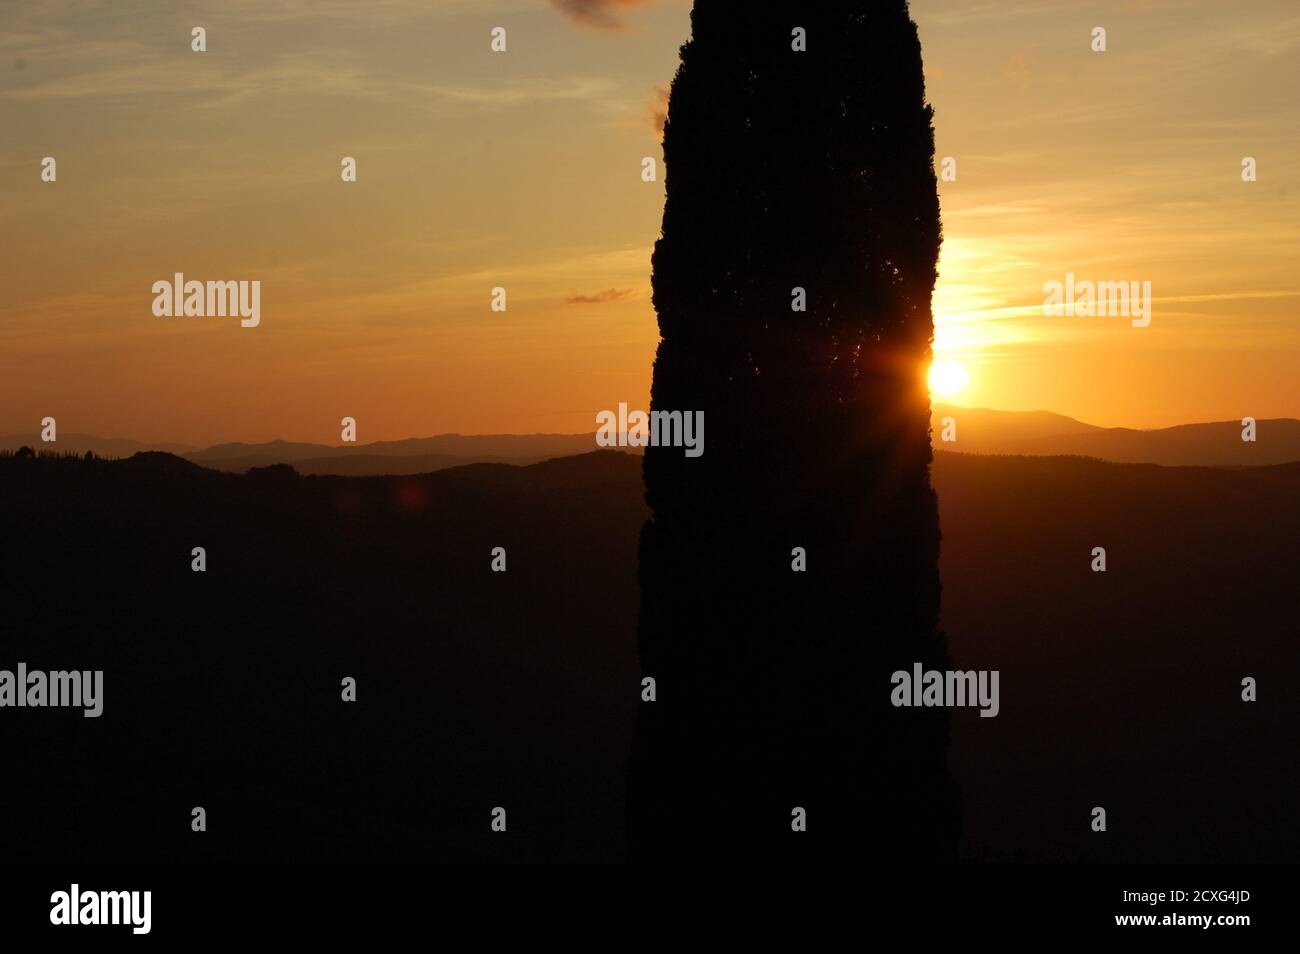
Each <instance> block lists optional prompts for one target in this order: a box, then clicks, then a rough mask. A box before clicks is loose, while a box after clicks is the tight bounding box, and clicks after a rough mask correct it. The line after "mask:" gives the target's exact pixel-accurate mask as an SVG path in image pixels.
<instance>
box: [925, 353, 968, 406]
mask: <svg viewBox="0 0 1300 954" xmlns="http://www.w3.org/2000/svg"><path fill="white" fill-rule="evenodd" d="M969 383H970V372H969V371H967V370H966V369H965V368H963V367H962V366H961V365H960V364H958V363H957V362H956V361H936V362H935V363H934V364H932V365H930V393H931V394H933V395H938V396H939V397H946V398H947V397H953V396H954V395H957V394H960V393H961V391H962V389H963V388H964V387H966V385H968V384H969Z"/></svg>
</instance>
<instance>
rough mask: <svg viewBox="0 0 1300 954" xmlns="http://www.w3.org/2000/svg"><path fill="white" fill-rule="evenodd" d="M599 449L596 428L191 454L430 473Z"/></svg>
mask: <svg viewBox="0 0 1300 954" xmlns="http://www.w3.org/2000/svg"><path fill="white" fill-rule="evenodd" d="M594 449H596V437H595V433H594V432H593V433H590V434H439V435H437V436H436V437H415V438H409V439H407V440H401V441H374V442H371V443H367V444H344V445H339V446H331V445H328V444H303V443H294V442H291V441H270V442H268V443H264V444H242V443H235V444H216V445H213V446H212V447H208V448H205V449H204V450H200V451H194V452H192V453H190V454H187V455H186V456H188V457H189V458H190V460H193V461H197V462H198V463H201V464H203V465H205V466H207V467H214V468H216V469H218V470H228V471H231V472H234V473H243V472H244V471H245V470H247V469H248V468H249V467H265V466H267V465H268V464H293V465H294V467H295V469H296V470H298V471H299V472H300V473H320V474H341V475H358V476H360V475H379V474H395V473H396V474H411V473H429V472H431V471H434V470H441V469H443V468H444V467H454V466H456V465H457V464H466V463H478V462H484V461H488V462H501V463H512V464H532V463H536V462H537V461H541V460H547V459H548V458H552V457H564V456H570V455H573V454H584V453H587V452H588V451H591V450H594Z"/></svg>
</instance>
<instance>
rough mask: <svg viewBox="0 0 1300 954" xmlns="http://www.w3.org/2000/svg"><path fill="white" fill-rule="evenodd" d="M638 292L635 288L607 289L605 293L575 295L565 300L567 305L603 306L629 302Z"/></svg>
mask: <svg viewBox="0 0 1300 954" xmlns="http://www.w3.org/2000/svg"><path fill="white" fill-rule="evenodd" d="M635 292H636V289H635V288H606V289H605V290H604V291H599V292H594V293H593V294H590V295H578V294H573V295H570V296H569V297H568V298H566V299H564V303H565V304H566V305H601V304H604V303H606V302H611V301H627V300H628V299H629V298H631V297H632V295H633V294H634V293H635Z"/></svg>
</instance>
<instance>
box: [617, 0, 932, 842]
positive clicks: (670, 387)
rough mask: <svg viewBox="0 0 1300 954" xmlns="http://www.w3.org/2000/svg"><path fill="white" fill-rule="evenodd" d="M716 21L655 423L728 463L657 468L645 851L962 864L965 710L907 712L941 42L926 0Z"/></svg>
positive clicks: (697, 54)
mask: <svg viewBox="0 0 1300 954" xmlns="http://www.w3.org/2000/svg"><path fill="white" fill-rule="evenodd" d="M691 23H692V34H691V39H690V41H689V42H688V43H686V44H685V45H684V46H683V47H682V50H681V65H680V67H679V69H678V72H677V75H676V77H675V79H674V81H673V86H672V92H671V96H670V101H669V112H668V120H667V123H666V124H665V127H664V160H665V170H666V172H665V175H666V180H665V181H666V189H667V199H666V203H665V206H664V217H663V233H662V236H661V237H660V239H659V240H658V242H656V244H655V250H654V258H653V292H654V295H653V298H654V306H655V310H656V312H657V315H658V321H659V330H660V335H661V341H660V344H659V348H658V353H657V355H656V359H655V365H654V380H653V386H652V395H651V408H652V410H662V411H683V412H693V411H703V412H704V420H705V423H706V428H705V438H706V440H705V451H704V454H703V456H702V457H699V458H688V457H686V456H685V454H684V453H683V451H682V449H681V448H675V447H651V448H647V451H646V455H645V471H644V472H645V485H646V500H647V503H648V505H649V507H650V511H651V516H650V519H649V520H648V522H647V524H646V525H645V527H644V529H643V531H642V537H641V550H640V578H641V594H642V595H641V612H640V620H639V633H638V643H639V652H640V656H641V662H642V671H643V673H644V674H645V675H651V676H654V677H655V678H656V680H657V690H658V692H657V695H658V698H657V700H656V701H655V702H650V703H642V704H641V707H640V710H639V716H638V725H637V733H636V740H635V744H634V751H633V759H632V772H631V784H630V789H629V824H630V827H629V830H630V836H631V840H632V848H633V857H634V858H640V859H652V858H655V857H678V856H680V855H681V854H682V853H689V854H699V853H701V852H709V851H713V850H717V851H718V852H719V853H722V854H725V855H726V856H730V857H735V856H736V855H737V854H745V853H755V854H761V855H763V856H769V857H770V856H771V854H772V853H773V852H777V853H786V852H789V853H792V854H794V855H795V856H798V855H801V854H812V855H816V854H821V853H825V852H829V851H832V850H833V851H835V852H836V853H838V852H840V851H841V850H843V849H845V848H848V849H851V850H853V849H855V847H856V848H857V849H861V850H863V851H870V852H872V853H873V854H874V853H877V852H890V851H895V850H897V851H902V852H906V856H907V857H909V858H918V857H920V858H934V859H944V858H948V857H950V855H951V853H952V850H953V845H954V844H955V840H956V833H957V821H956V818H957V800H956V795H955V792H954V789H953V786H952V782H951V779H950V777H949V774H948V771H947V713H946V711H945V710H942V709H918V708H910V709H908V708H898V709H896V708H894V707H893V706H892V705H891V704H890V699H889V697H890V690H891V683H890V676H891V674H892V673H893V672H894V671H895V670H899V669H902V670H908V671H910V670H911V667H912V664H913V663H914V662H922V663H923V664H924V665H925V666H926V668H945V667H946V665H947V655H946V649H945V641H944V639H943V636H942V634H941V633H940V631H939V629H938V614H939V595H940V587H939V574H938V553H939V525H938V510H937V503H936V499H935V495H934V491H933V489H932V488H931V485H930V477H929V468H930V461H931V449H930V440H929V416H930V407H929V397H928V393H927V391H926V388H925V384H924V374H925V369H926V367H927V364H928V360H929V355H930V346H931V340H932V336H933V320H932V317H931V296H932V293H933V289H934V282H935V278H936V263H937V259H938V251H939V243H940V239H941V233H940V223H939V204H938V196H937V188H936V180H935V174H934V166H933V162H934V132H933V126H932V111H931V109H930V108H929V107H928V106H927V105H926V102H925V86H924V78H923V75H922V69H921V50H920V43H919V40H918V37H917V32H916V27H915V25H914V24H913V23H912V21H911V19H910V16H909V12H908V8H907V3H906V0H856V2H851V0H825V2H819V3H817V4H815V5H805V4H796V3H784V4H782V3H771V4H759V5H753V6H749V5H746V6H737V5H735V4H732V3H727V2H723V0H696V3H695V6H694V9H693V11H692V14H691ZM796 28H802V29H803V30H804V31H805V36H806V50H804V51H799V50H796V49H795V48H794V47H795V46H797V45H798V39H797V37H796V33H795V31H796ZM796 289H802V290H803V293H804V296H805V298H806V302H805V303H804V304H805V307H804V308H803V309H802V310H800V309H798V308H797V307H796V306H797V305H798V304H800V302H799V300H798V292H797V291H795V290H796ZM796 547H798V548H803V550H804V552H806V561H807V569H806V570H805V571H802V572H796V571H795V570H794V569H793V568H792V564H793V562H794V560H795V559H796V558H795V555H794V554H793V553H792V551H793V550H794V549H795V548H796ZM795 808H803V809H804V810H805V811H806V813H807V819H808V820H807V831H806V832H803V833H796V832H793V831H792V826H791V819H792V817H793V816H792V813H793V811H794V809H795ZM858 843H860V844H858Z"/></svg>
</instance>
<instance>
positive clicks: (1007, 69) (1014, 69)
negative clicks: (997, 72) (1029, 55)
mask: <svg viewBox="0 0 1300 954" xmlns="http://www.w3.org/2000/svg"><path fill="white" fill-rule="evenodd" d="M1002 75H1003V76H1004V77H1005V78H1006V79H1007V80H1008V81H1009V82H1010V83H1011V85H1012V86H1014V87H1015V88H1016V89H1024V88H1025V86H1026V85H1028V83H1029V66H1028V64H1026V63H1025V54H1023V53H1012V54H1011V55H1010V56H1009V57H1007V61H1006V63H1004V64H1003V65H1002Z"/></svg>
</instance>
